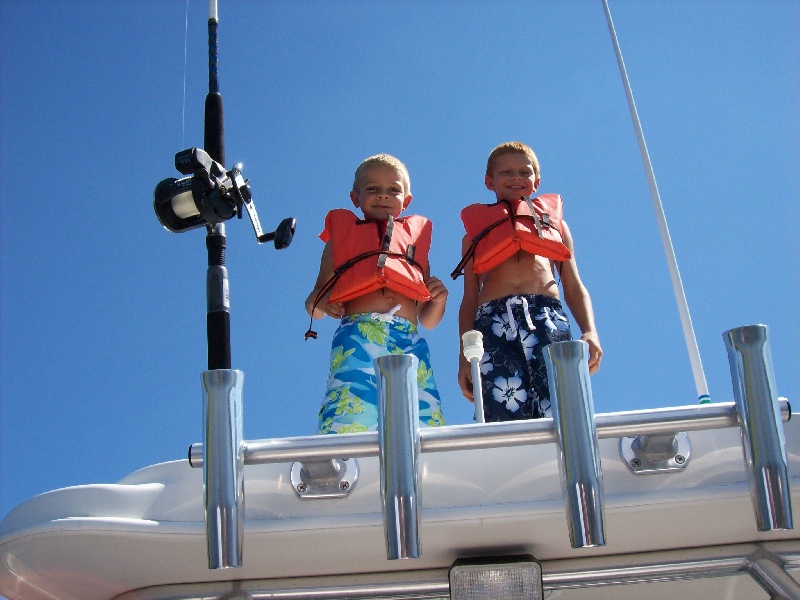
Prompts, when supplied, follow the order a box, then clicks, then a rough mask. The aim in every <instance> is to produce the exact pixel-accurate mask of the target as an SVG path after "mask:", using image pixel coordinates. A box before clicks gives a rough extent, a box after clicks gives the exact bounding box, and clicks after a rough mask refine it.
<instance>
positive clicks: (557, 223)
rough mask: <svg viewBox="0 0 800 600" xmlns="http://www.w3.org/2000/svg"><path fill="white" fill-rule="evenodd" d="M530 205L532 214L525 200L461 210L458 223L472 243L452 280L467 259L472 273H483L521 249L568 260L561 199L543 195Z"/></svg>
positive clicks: (554, 258) (460, 271)
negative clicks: (563, 233) (563, 232)
mask: <svg viewBox="0 0 800 600" xmlns="http://www.w3.org/2000/svg"><path fill="white" fill-rule="evenodd" d="M532 202H533V209H534V214H531V211H530V208H528V203H527V202H526V201H525V199H524V198H520V199H518V200H514V201H508V200H501V201H499V202H497V203H495V204H471V205H469V206H467V207H466V208H464V209H463V210H462V211H461V220H462V221H463V223H464V228H465V229H466V230H467V236H468V237H469V239H470V240H471V241H472V243H471V245H470V247H469V249H468V250H467V252H466V253H465V254H464V256H463V257H462V259H461V262H460V263H459V264H458V266H457V267H456V269H455V270H454V271H453V272H452V273H451V274H450V275H451V277H452V278H453V279H456V278H457V277H458V276H459V275H461V274H463V272H464V266H465V265H466V264H467V262H469V259H470V258H472V259H473V260H472V270H473V271H474V272H475V273H485V272H486V271H489V270H490V269H493V268H494V267H496V266H497V265H499V264H500V263H502V262H503V261H505V260H507V259H508V258H510V257H511V256H513V255H514V254H516V253H517V252H519V251H520V250H524V251H525V252H528V253H530V254H538V255H539V256H544V257H546V258H550V259H553V260H559V261H560V260H569V259H570V258H571V257H572V253H571V252H570V251H569V248H567V247H566V246H565V245H564V240H563V238H562V235H561V231H562V221H561V217H562V211H563V208H562V203H561V196H559V195H558V194H542V195H541V196H537V197H536V198H532Z"/></svg>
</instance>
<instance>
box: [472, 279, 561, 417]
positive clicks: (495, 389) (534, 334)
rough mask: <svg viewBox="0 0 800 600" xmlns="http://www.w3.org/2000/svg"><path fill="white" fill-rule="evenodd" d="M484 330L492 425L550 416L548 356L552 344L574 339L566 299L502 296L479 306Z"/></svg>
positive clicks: (486, 406)
mask: <svg viewBox="0 0 800 600" xmlns="http://www.w3.org/2000/svg"><path fill="white" fill-rule="evenodd" d="M475 329H477V330H478V331H480V332H481V333H482V334H483V348H484V354H483V359H482V360H481V381H482V389H483V413H484V417H485V419H486V422H487V423H490V422H497V421H514V420H518V419H538V418H541V417H549V416H550V390H549V389H548V387H547V367H546V365H545V362H544V355H543V354H542V352H543V350H544V347H545V346H547V345H548V344H550V343H551V342H563V341H568V340H571V339H572V335H571V333H570V330H569V319H568V318H567V316H566V314H565V313H564V309H563V307H562V306H561V301H560V300H558V299H557V298H551V297H550V296H542V295H530V294H520V295H517V296H506V297H504V298H497V299H496V300H492V301H490V302H486V303H485V304H481V305H480V306H479V307H478V314H477V315H476V317H475Z"/></svg>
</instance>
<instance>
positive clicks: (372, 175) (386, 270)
mask: <svg viewBox="0 0 800 600" xmlns="http://www.w3.org/2000/svg"><path fill="white" fill-rule="evenodd" d="M350 199H351V200H352V202H353V205H354V206H355V207H356V208H360V209H361V212H362V213H363V217H364V218H363V219H360V218H358V217H357V216H356V215H355V214H353V213H352V212H350V211H349V210H344V209H335V210H332V211H330V212H329V213H328V215H327V217H326V219H325V229H324V230H323V232H322V233H321V234H320V238H321V239H322V241H324V242H325V248H324V250H323V251H322V259H321V261H320V270H319V275H318V277H317V281H316V283H315V285H314V289H313V290H312V291H311V293H310V294H309V295H308V298H307V299H306V311H307V312H308V314H309V315H310V316H311V318H312V321H313V319H321V318H322V317H324V316H325V315H328V316H330V317H334V318H337V319H341V323H340V325H339V327H338V329H337V330H336V332H335V333H334V336H333V345H332V348H331V370H330V374H329V375H328V383H327V388H326V392H325V399H324V401H323V404H322V408H321V409H320V412H319V426H318V429H317V433H351V432H358V431H374V430H376V429H377V426H378V409H377V406H378V398H377V387H376V385H377V384H376V377H375V369H374V366H373V360H374V359H375V358H378V357H380V356H385V355H388V354H396V353H405V354H413V355H415V356H416V357H417V359H418V360H419V368H418V371H417V383H418V390H419V419H420V425H421V426H438V425H444V416H443V415H442V410H441V401H440V398H439V392H438V390H437V388H436V382H435V380H434V378H433V372H432V369H431V363H430V355H429V351H428V345H427V343H426V341H425V340H424V339H423V338H422V336H420V335H419V333H418V332H417V324H418V323H421V324H422V325H424V326H425V328H427V329H432V328H433V327H435V326H436V325H438V324H439V322H440V321H441V320H442V317H443V315H444V310H445V303H446V301H447V288H445V286H444V284H443V283H442V282H441V281H440V280H439V279H438V278H436V277H431V275H430V268H429V266H428V260H427V254H428V249H429V247H430V237H431V224H430V221H428V220H427V219H425V218H424V217H419V216H417V215H409V216H403V217H401V216H400V213H401V212H402V211H403V210H405V209H406V208H408V205H409V203H410V202H411V185H410V181H409V176H408V170H407V169H406V167H405V165H404V164H403V163H402V162H400V161H399V160H398V159H396V158H395V157H393V156H390V155H388V154H379V155H377V156H372V157H370V158H367V159H366V160H364V161H363V162H362V163H361V165H360V166H359V167H358V169H357V170H356V173H355V178H354V181H353V190H352V191H351V192H350ZM306 335H307V337H308V336H312V337H316V334H314V333H313V332H312V331H311V330H310V329H309V332H308V333H307V334H306Z"/></svg>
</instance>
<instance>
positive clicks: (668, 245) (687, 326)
mask: <svg viewBox="0 0 800 600" xmlns="http://www.w3.org/2000/svg"><path fill="white" fill-rule="evenodd" d="M603 9H604V10H605V13H606V22H607V23H608V31H609V33H610V34H611V41H612V42H613V44H614V52H615V53H616V55H617V65H618V66H619V72H620V75H621V76H622V84H623V85H624V86H625V96H626V97H627V99H628V108H629V109H630V113H631V119H632V120H633V127H634V129H635V130H636V140H637V141H638V143H639V152H640V153H641V155H642V163H644V169H645V173H646V175H647V183H648V185H649V187H650V197H651V198H652V200H653V208H654V209H655V211H656V219H657V220H658V228H659V231H660V232H661V241H662V243H663V245H664V252H665V254H666V256H667V266H668V267H669V274H670V279H671V280H672V289H673V292H674V293H675V301H676V302H677V303H678V312H679V313H680V317H681V325H682V327H683V337H684V339H685V340H686V350H687V351H688V352H689V360H690V361H691V363H692V374H693V375H694V384H695V389H696V390H697V397H698V400H699V401H700V402H701V403H705V402H710V400H711V398H710V397H709V395H708V384H707V383H706V376H705V373H704V372H703V362H702V361H701V360H700V350H699V348H698V347H697V338H696V336H695V334H694V327H693V326H692V317H691V315H690V314H689V304H688V303H687V301H686V293H685V292H684V290H683V282H682V281H681V274H680V271H679V270H678V261H677V259H676V258H675V249H674V248H673V247H672V238H671V237H670V235H669V227H668V226H667V218H666V216H665V215H664V206H663V205H662V203H661V195H660V194H659V193H658V185H657V184H656V175H655V173H654V172H653V165H652V163H651V162H650V154H649V152H648V151H647V143H646V142H645V139H644V131H642V123H641V121H639V113H638V112H637V110H636V103H635V102H634V101H633V91H632V90H631V84H630V80H629V79H628V72H627V70H626V69H625V62H624V61H623V60H622V50H621V49H620V47H619V41H618V40H617V33H616V31H615V30H614V23H613V22H612V20H611V10H610V9H609V8H608V2H607V0H603Z"/></svg>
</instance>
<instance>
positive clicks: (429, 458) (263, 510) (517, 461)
mask: <svg viewBox="0 0 800 600" xmlns="http://www.w3.org/2000/svg"><path fill="white" fill-rule="evenodd" d="M759 330H763V328H757V327H751V328H743V331H745V332H751V333H752V332H753V331H759ZM743 335H744V337H747V335H749V334H747V333H745V334H743ZM765 341H766V340H765V339H762V342H765ZM563 344H567V345H573V344H577V345H580V344H583V343H582V342H563ZM760 348H761V353H762V354H763V348H764V346H763V345H761V346H760ZM751 350H752V348H751ZM751 350H745V351H744V353H743V354H742V355H741V360H740V361H739V363H738V364H739V368H740V371H741V372H742V379H741V381H740V382H739V383H740V389H741V394H740V397H737V402H736V403H726V404H722V403H720V404H706V405H697V406H690V407H683V408H673V409H665V410H656V411H635V412H630V413H612V414H599V415H596V416H594V417H593V418H592V419H591V423H593V424H594V427H589V428H588V429H589V430H593V431H590V433H591V435H592V436H594V435H596V436H597V438H600V441H599V444H598V443H597V442H592V441H590V442H589V443H588V444H583V443H582V442H581V441H577V442H574V441H570V437H571V436H575V435H580V434H581V432H580V430H581V429H582V428H581V427H580V426H576V425H575V423H580V422H581V420H580V418H578V419H576V415H577V414H578V413H576V412H575V411H576V409H575V408H574V406H575V405H576V403H577V404H578V405H580V395H581V394H580V393H577V394H576V390H578V392H580V390H579V389H578V388H580V385H578V387H577V388H576V387H575V381H574V380H573V382H572V383H570V382H568V381H567V382H566V383H564V382H563V381H562V384H563V385H562V387H563V389H561V390H559V391H558V392H557V394H558V396H557V402H556V405H557V406H558V405H559V404H558V403H560V402H561V403H562V404H561V405H562V406H563V407H565V408H563V409H561V412H559V411H558V410H557V411H556V413H557V414H556V415H555V416H554V418H553V419H541V420H538V421H523V422H516V423H493V424H475V425H459V426H452V427H441V428H431V429H425V430H423V431H421V432H418V431H417V430H416V429H412V428H407V429H406V430H403V428H402V427H401V428H400V429H399V430H397V429H391V428H390V427H391V426H390V425H387V424H386V422H387V420H388V419H390V418H393V417H391V416H389V417H386V418H384V420H383V421H384V426H385V427H387V432H388V433H386V434H385V435H382V436H380V440H379V435H378V434H368V433H364V434H346V435H339V436H314V437H306V438H287V439H283V440H262V441H251V442H244V441H242V440H241V439H238V438H237V435H238V434H237V429H238V431H239V432H240V427H241V423H239V424H238V425H237V424H236V423H235V420H236V419H235V418H233V419H230V418H229V413H225V410H226V409H228V408H230V407H231V402H230V400H231V398H234V403H235V396H236V394H235V393H233V394H231V393H230V392H231V390H235V386H234V385H228V384H227V383H226V384H224V385H223V386H222V387H220V388H219V390H222V392H221V395H220V397H221V398H222V400H223V401H222V402H221V405H222V406H223V412H222V413H219V412H218V413H216V415H217V416H220V415H222V419H221V421H219V423H218V425H220V427H217V426H216V425H214V424H213V422H214V419H215V418H216V416H214V414H215V413H214V410H213V409H212V410H211V412H209V417H208V422H209V424H211V425H210V426H209V428H208V435H207V442H206V443H207V444H210V445H211V446H212V447H215V448H217V450H218V451H219V450H220V448H221V447H220V446H218V445H217V444H218V443H219V442H220V440H221V439H222V438H225V437H226V435H227V443H229V444H230V447H229V448H228V450H230V451H229V452H226V451H225V450H224V449H223V451H222V452H221V455H223V459H222V462H220V461H216V462H215V458H214V457H213V456H211V455H209V456H208V457H205V458H202V457H203V450H204V449H199V448H198V447H193V448H192V449H191V451H190V457H189V459H187V460H180V461H174V462H169V463H164V464H159V465H154V466H151V467H147V468H145V469H142V470H140V471H137V472H135V473H133V474H131V475H129V476H128V477H126V478H124V479H123V480H122V481H120V482H118V483H116V484H106V485H86V486H78V487H74V488H67V489H62V490H56V491H53V492H49V493H46V494H43V495H41V496H38V497H35V498H33V499H31V500H29V501H27V502H25V503H23V504H22V505H20V506H19V507H17V508H16V509H14V510H13V511H12V512H11V513H10V514H9V515H8V516H7V517H6V518H5V519H4V520H3V521H2V523H0V592H2V593H3V594H6V596H7V597H9V598H14V599H25V600H40V599H41V600H44V599H51V598H59V599H61V600H73V599H74V600H78V599H81V600H110V599H112V598H115V599H118V600H123V599H124V600H133V599H148V600H178V599H180V600H189V599H201V598H202V599H211V598H215V599H217V598H219V599H222V598H226V599H230V598H326V599H346V598H393V599H400V598H450V597H452V598H458V597H481V593H478V595H472V596H470V595H466V596H463V595H462V596H459V595H457V594H456V593H455V591H453V590H451V583H450V573H451V567H453V565H454V564H456V561H459V560H461V561H462V562H464V561H465V563H466V564H470V559H476V558H483V559H488V560H489V561H490V562H491V561H496V562H497V561H499V562H500V563H502V560H503V559H502V557H507V556H509V555H511V556H516V557H519V556H521V555H522V556H528V557H532V558H531V560H532V561H534V562H531V563H520V564H526V565H529V567H530V568H531V569H533V571H532V572H533V574H532V575H530V576H531V577H532V578H533V579H534V580H535V582H536V583H535V585H537V586H539V587H538V589H537V590H536V591H530V592H529V593H527V594H526V595H524V596H520V595H509V596H502V595H500V593H499V592H497V593H496V594H495V593H492V594H491V597H498V598H500V597H503V598H506V597H508V598H522V597H531V598H538V597H542V596H541V594H543V597H546V598H639V597H642V596H647V597H672V596H674V595H677V594H680V595H683V596H685V597H688V598H719V597H724V598H729V599H739V598H742V599H744V598H756V597H760V596H759V593H760V594H761V596H763V595H764V594H765V593H766V592H765V591H764V590H766V591H767V592H768V593H769V594H770V596H771V597H779V598H798V597H800V595H799V594H800V586H798V584H797V582H796V580H795V579H793V578H792V576H791V575H790V574H789V573H788V571H790V570H793V569H797V568H800V535H798V533H797V531H796V530H795V529H793V523H792V513H791V504H792V503H793V504H794V505H795V506H796V505H797V504H798V502H800V426H798V422H797V419H795V420H793V421H789V422H788V423H786V425H785V433H784V430H783V425H782V424H781V421H783V420H786V419H787V418H788V417H789V414H790V410H791V409H790V407H789V405H788V402H787V401H786V400H783V399H781V400H778V399H777V398H773V399H772V401H771V402H765V401H764V399H765V396H764V392H765V391H766V393H767V396H768V395H769V389H770V383H769V379H770V377H769V376H766V377H765V378H762V379H761V381H760V382H759V377H758V375H757V373H758V372H759V370H760V369H761V366H759V361H758V360H755V362H753V361H754V359H757V356H756V355H757V354H758V352H756V353H755V354H753V353H752V352H751ZM392 358H394V357H392ZM402 358H407V357H402ZM584 361H585V356H584ZM567 368H568V365H567ZM584 368H585V366H584ZM415 372H416V369H414V370H413V371H410V372H409V373H415ZM556 372H557V373H559V372H558V371H556ZM208 373H214V372H208ZM230 373H231V374H234V375H232V376H233V378H234V379H235V377H236V376H235V373H236V372H233V371H232V372H230ZM754 373H756V375H755V376H754ZM763 373H767V371H763V372H762V374H763ZM551 375H552V372H551ZM570 375H571V374H570V373H569V371H568V370H565V371H563V374H559V375H558V377H567V376H570ZM397 376H398V375H397V374H394V375H387V376H385V379H384V382H386V381H387V380H388V383H384V390H385V391H384V392H383V393H382V398H383V399H384V401H385V402H387V403H391V402H392V395H393V394H395V397H396V398H397V397H399V398H400V404H399V405H400V406H405V407H407V406H409V403H408V401H407V399H406V398H404V397H401V396H402V394H400V393H398V392H396V391H393V390H396V389H399V388H397V387H396V384H393V383H392V381H391V379H392V377H397ZM410 376H411V377H413V374H411V375H410ZM212 377H213V376H212ZM585 379H588V374H586V376H585ZM577 380H581V377H580V368H579V372H578V376H577ZM401 381H402V380H401ZM226 386H227V387H226ZM393 386H395V387H393ZM570 386H571V387H570ZM210 388H213V384H210ZM219 390H217V392H219ZM759 390H760V391H759ZM217 392H214V391H213V389H212V390H211V391H210V392H209V395H208V398H210V400H207V404H208V405H209V406H211V405H213V404H214V400H213V398H214V396H215V394H216V393H217ZM588 395H589V398H588V401H589V402H590V400H591V392H590V390H589V392H588ZM562 398H563V399H564V400H563V402H562ZM767 400H769V398H767ZM570 406H571V407H573V408H569V407H570ZM217 410H218V409H217ZM577 410H579V409H577ZM773 411H776V412H773ZM384 412H385V413H386V414H387V415H391V414H392V413H391V412H390V411H384ZM235 413H236V410H235V408H234V410H233V414H235ZM589 416H591V409H589ZM412 422H413V421H412ZM587 422H588V421H584V423H587ZM215 428H216V431H214V429H215ZM770 428H771V429H772V430H773V433H774V435H773V437H772V438H771V439H768V438H769V435H765V434H764V432H765V431H767V430H769V429H770ZM687 430H688V433H684V431H687ZM636 432H639V435H638V436H636V435H635V434H636ZM673 433H674V435H673ZM220 436H222V437H220ZM621 436H622V437H621ZM784 436H785V438H784ZM401 438H402V439H401ZM405 438H407V440H406V439H405ZM398 440H401V441H400V442H398ZM404 440H405V441H404ZM406 441H407V442H408V443H410V444H411V446H407V445H404V444H405V443H406ZM398 444H399V446H398ZM397 447H399V448H400V449H401V452H403V454H401V455H393V454H392V452H393V450H392V448H397ZM409 448H410V451H408V450H409ZM743 449H744V450H743ZM420 450H421V452H420ZM406 451H408V452H406ZM209 452H211V451H209ZM593 452H597V454H593ZM217 454H220V452H217ZM376 454H377V455H379V457H380V458H379V457H376ZM770 455H771V456H770ZM337 457H339V458H343V459H345V458H346V460H343V461H335V464H338V468H337V469H333V468H329V469H328V470H327V471H326V470H325V466H326V465H333V464H334V463H333V462H331V461H330V459H335V458H337ZM231 459H233V466H232V467H231V465H230V462H229V461H230V460H231ZM594 459H599V461H595V460H594ZM203 460H207V461H209V466H208V468H207V469H205V471H204V470H203V469H199V468H193V466H192V464H194V466H195V467H196V466H197V465H198V462H201V461H203ZM295 460H297V461H298V462H294V461H295ZM190 461H191V462H192V464H190ZM226 461H228V462H229V464H228V466H227V467H226V466H225V463H226ZM315 461H316V462H315ZM326 461H327V463H326ZM302 462H304V464H305V465H306V467H307V468H306V470H305V471H303V470H302V469H301V463H302ZM406 462H408V463H409V464H408V465H406V464H405V463H406ZM315 464H316V470H315V469H313V468H312V467H313V465H315ZM595 464H598V466H599V464H602V473H600V472H599V469H598V472H597V473H596V474H597V475H599V479H597V480H595V481H594V482H592V481H591V480H592V477H593V475H594V470H595ZM212 465H216V466H212ZM220 465H222V466H221V467H220ZM237 465H238V466H237ZM244 465H246V466H244ZM582 467H586V468H585V469H583V468H582ZM217 469H219V472H218V471H217ZM407 469H411V471H409V472H410V473H411V475H410V476H409V472H406V470H407ZM382 470H383V476H382V474H381V471H382ZM226 471H227V472H226ZM398 471H399V472H398ZM204 472H205V473H206V478H208V479H204V476H203V473H204ZM559 473H560V474H559ZM242 476H243V490H244V496H239V486H241V485H242V479H241V477H242ZM404 477H405V478H406V480H405V484H408V485H409V486H410V488H409V489H410V490H411V491H408V490H407V491H406V492H403V491H402V490H403V489H406V488H403V485H404ZM204 482H205V483H206V485H205V489H208V490H209V492H208V494H207V495H204ZM226 486H227V488H226ZM214 490H221V491H219V492H215V491H214ZM398 490H401V491H400V492H398ZM573 493H577V494H578V497H577V501H574V500H575V498H574V497H573V498H572V500H571V499H570V497H571V494H573ZM245 498H246V504H245V502H244V499H245ZM245 506H246V509H245ZM417 506H420V507H421V508H420V509H419V510H417V508H416V507H417ZM565 506H566V510H565ZM245 512H246V518H245V516H244V513H245ZM206 515H208V524H209V527H208V529H207V528H206ZM417 519H418V520H417ZM237 522H238V524H237ZM239 526H241V529H237V527H239ZM516 564H518V563H512V565H516ZM212 567H214V568H212ZM229 567H236V568H229ZM484 568H485V567H484ZM498 568H500V567H498ZM762 588H763V589H762ZM481 589H482V588H481ZM451 593H452V594H453V595H451ZM474 593H475V592H474V591H473V594H474ZM482 593H484V594H485V592H482ZM530 594H533V595H530ZM484 597H488V596H484Z"/></svg>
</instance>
